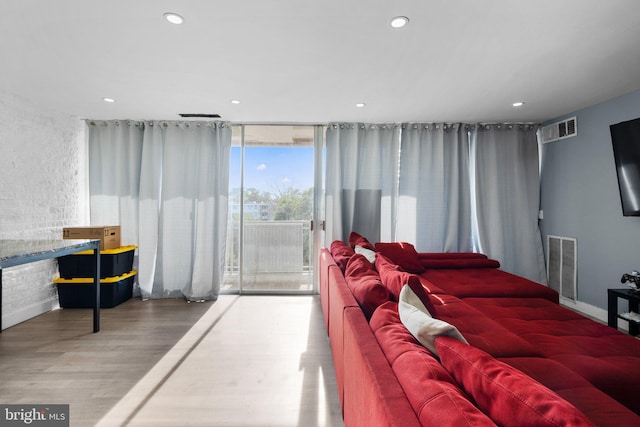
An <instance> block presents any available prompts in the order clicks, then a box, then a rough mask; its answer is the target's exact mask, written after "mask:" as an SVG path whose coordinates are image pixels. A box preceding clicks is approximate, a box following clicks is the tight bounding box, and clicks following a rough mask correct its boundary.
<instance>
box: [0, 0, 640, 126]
mask: <svg viewBox="0 0 640 427" xmlns="http://www.w3.org/2000/svg"><path fill="white" fill-rule="evenodd" d="M0 12H1V13H2V14H1V16H0V54H1V58H2V59H1V61H2V64H1V67H0V91H4V92H6V93H10V94H14V95H17V96H19V97H22V98H25V99H27V100H28V101H30V102H33V103H34V104H36V105H38V106H39V107H40V108H43V109H53V110H56V111H61V112H64V113H68V114H71V115H74V116H78V117H81V118H92V119H116V118H117V119H158V120H161V119H162V120H166V119H180V117H179V116H178V114H179V113H208V114H214V113H216V114H220V115H221V117H222V119H223V120H228V121H232V122H237V123H240V122H242V123H292V124H293V123H328V122H333V121H345V122H370V123H381V122H405V121H406V122H411V121H428V122H469V123H471V122H492V121H535V122H537V121H545V120H548V119H551V118H555V117H558V116H561V115H564V114H569V113H571V112H574V111H576V110H578V109H580V108H583V107H586V106H589V105H593V104H596V103H598V102H601V101H604V100H607V99H611V98H614V97H616V96H619V95H622V94H626V93H629V92H632V91H635V90H638V89H640V2H639V1H637V0H606V1H603V0H563V1H557V0H535V1H534V0H530V1H524V0H520V1H513V0H453V1H451V0H394V1H389V0H348V1H345V0H324V1H312V0H271V1H268V0H235V1H233V0H226V1H222V0H219V1H212V0H173V1H170V0H135V1H132V0H109V1H98V0H90V1H89V0H59V1H51V0H2V5H1V6H0ZM165 12H176V13H179V14H180V15H182V16H183V17H184V23H183V24H182V25H173V24H170V23H168V22H167V21H166V20H165V19H164V18H163V14H164V13H165ZM397 15H404V16H407V17H408V18H409V19H410V22H409V24H408V25H407V26H406V27H404V28H402V29H393V28H391V27H390V25H389V21H390V19H391V18H392V17H394V16H397ZM104 97H110V98H113V99H115V102H113V103H106V102H104V101H103V98H104ZM232 100H239V101H240V103H239V104H232V103H231V101H232ZM515 101H524V102H525V104H524V106H522V107H519V108H514V107H513V106H512V103H513V102H515ZM359 102H362V103H365V104H366V105H365V107H363V108H357V107H355V104H356V103H359Z"/></svg>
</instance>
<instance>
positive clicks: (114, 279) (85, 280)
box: [53, 270, 138, 285]
mask: <svg viewBox="0 0 640 427" xmlns="http://www.w3.org/2000/svg"><path fill="white" fill-rule="evenodd" d="M136 274H138V272H137V271H136V270H131V271H130V272H128V273H126V274H123V275H122V276H113V277H105V278H104V279H100V283H116V282H119V281H121V280H124V279H128V278H129V277H131V276H135V275H136ZM53 283H55V284H56V285H59V284H61V283H64V284H68V285H86V284H88V283H93V277H74V278H73V279H63V278H61V277H60V278H58V279H53Z"/></svg>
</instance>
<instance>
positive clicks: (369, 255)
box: [353, 245, 376, 264]
mask: <svg viewBox="0 0 640 427" xmlns="http://www.w3.org/2000/svg"><path fill="white" fill-rule="evenodd" d="M353 250H354V251H355V252H356V253H357V254H361V255H364V257H365V258H366V259H367V260H369V262H370V263H371V264H373V263H374V262H376V252H375V251H372V250H371V249H367V248H363V247H362V246H358V245H356V247H355V248H353Z"/></svg>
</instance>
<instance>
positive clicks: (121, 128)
mask: <svg viewBox="0 0 640 427" xmlns="http://www.w3.org/2000/svg"><path fill="white" fill-rule="evenodd" d="M88 124H89V159H90V160H89V161H90V170H89V180H90V198H91V222H92V223H93V224H120V225H121V228H122V232H123V244H135V245H137V246H138V262H137V264H138V265H137V267H138V284H139V291H140V294H141V296H142V297H143V298H163V297H176V296H184V297H185V298H187V299H189V300H200V299H216V298H217V296H218V293H219V289H220V284H221V283H222V280H223V274H224V258H225V249H226V228H227V227H226V226H227V212H228V191H229V190H228V186H229V151H230V147H231V127H230V126H229V125H228V124H226V123H221V122H203V123H199V122H153V121H149V122H127V121H107V122H102V121H89V122H88Z"/></svg>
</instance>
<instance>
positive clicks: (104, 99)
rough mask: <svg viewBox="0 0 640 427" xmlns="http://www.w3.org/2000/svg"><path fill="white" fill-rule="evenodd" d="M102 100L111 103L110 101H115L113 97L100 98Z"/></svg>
mask: <svg viewBox="0 0 640 427" xmlns="http://www.w3.org/2000/svg"><path fill="white" fill-rule="evenodd" d="M102 100H103V101H104V102H109V103H111V102H116V100H115V99H113V98H102Z"/></svg>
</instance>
